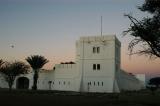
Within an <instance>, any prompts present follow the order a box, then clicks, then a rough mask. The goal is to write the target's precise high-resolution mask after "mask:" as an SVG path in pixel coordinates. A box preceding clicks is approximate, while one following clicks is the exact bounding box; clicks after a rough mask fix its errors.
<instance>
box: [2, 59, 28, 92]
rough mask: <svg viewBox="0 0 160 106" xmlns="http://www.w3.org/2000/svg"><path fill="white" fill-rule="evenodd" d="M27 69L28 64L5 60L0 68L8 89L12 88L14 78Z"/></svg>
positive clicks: (24, 72)
mask: <svg viewBox="0 0 160 106" xmlns="http://www.w3.org/2000/svg"><path fill="white" fill-rule="evenodd" d="M28 71H29V66H28V65H26V64H25V63H23V62H20V61H15V62H13V63H9V62H5V63H4V64H3V66H2V67H1V69H0V72H1V73H2V75H3V76H4V78H5V80H6V82H7V83H8V86H9V89H10V90H11V89H12V85H13V83H14V80H15V78H16V77H17V76H19V75H20V74H26V73H27V72H28Z"/></svg>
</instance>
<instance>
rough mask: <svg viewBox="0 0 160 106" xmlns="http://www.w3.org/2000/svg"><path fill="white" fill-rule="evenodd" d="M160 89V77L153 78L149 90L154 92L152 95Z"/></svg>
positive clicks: (149, 83)
mask: <svg viewBox="0 0 160 106" xmlns="http://www.w3.org/2000/svg"><path fill="white" fill-rule="evenodd" d="M159 87H160V77H155V78H151V79H150V80H149V82H148V86H147V88H148V89H150V90H151V91H152V94H153V95H154V94H155V93H154V92H155V91H156V90H157V89H158V88H159Z"/></svg>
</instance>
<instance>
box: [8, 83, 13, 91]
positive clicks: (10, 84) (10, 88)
mask: <svg viewBox="0 0 160 106" xmlns="http://www.w3.org/2000/svg"><path fill="white" fill-rule="evenodd" d="M12 85H13V83H12V82H8V86H9V91H11V90H12Z"/></svg>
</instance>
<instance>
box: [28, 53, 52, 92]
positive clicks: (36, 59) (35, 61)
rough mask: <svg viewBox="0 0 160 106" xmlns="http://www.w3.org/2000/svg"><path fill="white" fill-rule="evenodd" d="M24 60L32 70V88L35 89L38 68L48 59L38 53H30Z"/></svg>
mask: <svg viewBox="0 0 160 106" xmlns="http://www.w3.org/2000/svg"><path fill="white" fill-rule="evenodd" d="M26 61H27V62H28V63H29V64H30V66H31V67H32V69H33V71H34V75H33V86H32V89H33V90H37V81H38V76H39V70H40V69H41V68H42V67H43V66H44V65H45V64H46V63H48V62H49V61H48V60H47V59H46V58H45V57H44V56H40V55H32V56H30V57H27V58H26Z"/></svg>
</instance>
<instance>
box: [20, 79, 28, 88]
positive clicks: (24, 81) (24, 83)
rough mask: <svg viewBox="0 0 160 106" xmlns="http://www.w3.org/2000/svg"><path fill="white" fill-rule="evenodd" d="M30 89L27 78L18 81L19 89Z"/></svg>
mask: <svg viewBox="0 0 160 106" xmlns="http://www.w3.org/2000/svg"><path fill="white" fill-rule="evenodd" d="M28 88H29V79H28V78H26V77H19V78H18V79H17V89H28Z"/></svg>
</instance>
